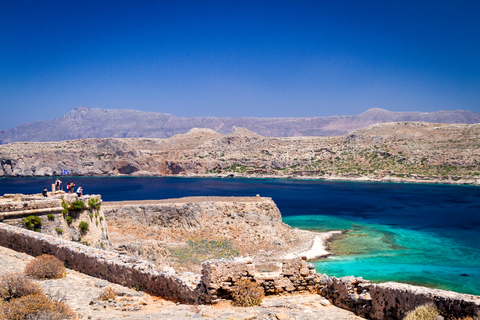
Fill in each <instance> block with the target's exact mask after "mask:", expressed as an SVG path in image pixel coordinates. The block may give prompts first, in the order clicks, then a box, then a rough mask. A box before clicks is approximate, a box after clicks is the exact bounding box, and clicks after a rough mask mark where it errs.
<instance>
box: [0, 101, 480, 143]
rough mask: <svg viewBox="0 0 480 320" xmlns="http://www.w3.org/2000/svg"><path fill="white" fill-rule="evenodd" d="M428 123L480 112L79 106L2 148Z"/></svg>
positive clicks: (6, 138) (19, 132)
mask: <svg viewBox="0 0 480 320" xmlns="http://www.w3.org/2000/svg"><path fill="white" fill-rule="evenodd" d="M398 121H423V122H433V123H464V124H472V123H479V122H480V113H476V112H473V111H465V110H456V111H437V112H430V113H421V112H391V111H387V110H383V109H378V108H374V109H369V110H367V111H366V112H364V113H362V114H359V115H356V116H330V117H313V118H254V117H244V118H216V117H190V118H184V117H175V116H173V115H171V114H167V113H155V112H143V111H137V110H127V109H97V108H76V109H73V110H72V111H71V112H69V113H68V114H66V115H64V116H62V117H60V118H56V119H53V120H46V121H38V122H32V123H25V124H22V125H19V126H17V127H14V128H10V129H6V130H2V131H0V144H6V143H10V142H17V141H62V140H72V139H83V138H142V137H143V138H168V137H171V136H173V135H176V134H182V133H186V132H188V131H189V130H190V129H192V128H208V129H212V130H215V131H216V132H218V133H221V134H228V133H230V132H232V131H233V130H234V129H235V128H237V127H243V128H246V129H248V130H250V131H252V132H254V133H257V134H259V135H262V136H266V137H294V136H334V135H342V134H346V133H349V132H352V131H354V130H358V129H361V128H365V127H367V126H369V125H372V124H375V123H385V122H398Z"/></svg>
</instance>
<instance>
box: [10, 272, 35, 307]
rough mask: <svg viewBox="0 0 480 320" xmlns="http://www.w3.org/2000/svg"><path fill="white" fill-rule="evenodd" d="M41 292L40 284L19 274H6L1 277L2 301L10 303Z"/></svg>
mask: <svg viewBox="0 0 480 320" xmlns="http://www.w3.org/2000/svg"><path fill="white" fill-rule="evenodd" d="M41 292H42V289H40V287H39V286H38V284H36V283H35V282H33V281H32V280H30V279H27V278H25V277H24V276H23V275H21V274H19V273H5V274H4V275H2V276H1V277H0V299H1V300H4V301H8V300H10V299H17V298H21V297H23V296H28V295H31V294H38V293H41Z"/></svg>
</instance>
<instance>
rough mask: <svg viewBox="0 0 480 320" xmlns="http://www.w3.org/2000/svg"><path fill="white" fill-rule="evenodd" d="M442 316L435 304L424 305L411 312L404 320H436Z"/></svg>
mask: <svg viewBox="0 0 480 320" xmlns="http://www.w3.org/2000/svg"><path fill="white" fill-rule="evenodd" d="M439 315H440V312H439V311H438V309H437V307H436V306H435V305H434V304H433V303H428V304H424V305H422V306H418V307H416V308H415V309H414V310H412V311H409V312H408V313H407V315H406V316H405V318H403V319H404V320H435V319H436V318H437V316H439Z"/></svg>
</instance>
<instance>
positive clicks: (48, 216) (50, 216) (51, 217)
mask: <svg viewBox="0 0 480 320" xmlns="http://www.w3.org/2000/svg"><path fill="white" fill-rule="evenodd" d="M47 218H48V220H50V221H53V220H55V216H54V215H53V214H51V213H49V214H47Z"/></svg>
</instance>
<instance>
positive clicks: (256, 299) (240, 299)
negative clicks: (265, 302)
mask: <svg viewBox="0 0 480 320" xmlns="http://www.w3.org/2000/svg"><path fill="white" fill-rule="evenodd" d="M264 296H265V293H264V291H263V288H262V287H260V286H259V285H258V284H257V283H256V282H253V281H250V280H248V279H243V278H242V279H239V280H237V281H236V282H235V286H234V287H233V292H232V298H233V303H234V304H235V305H237V306H240V307H252V306H258V305H259V304H260V303H261V302H262V299H263V297H264Z"/></svg>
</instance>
